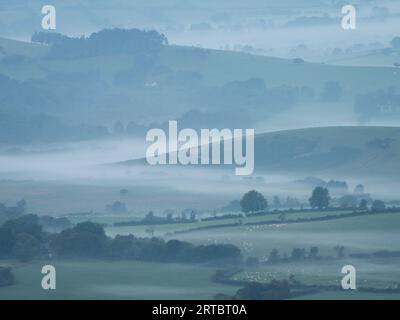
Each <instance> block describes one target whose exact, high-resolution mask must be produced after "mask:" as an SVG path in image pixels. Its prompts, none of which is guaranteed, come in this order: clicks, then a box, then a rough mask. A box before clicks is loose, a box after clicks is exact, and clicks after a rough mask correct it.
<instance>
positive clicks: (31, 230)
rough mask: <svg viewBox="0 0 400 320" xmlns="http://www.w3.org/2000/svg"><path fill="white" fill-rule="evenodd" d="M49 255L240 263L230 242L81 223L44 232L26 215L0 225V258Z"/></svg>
mask: <svg viewBox="0 0 400 320" xmlns="http://www.w3.org/2000/svg"><path fill="white" fill-rule="evenodd" d="M48 255H51V256H53V257H59V258H80V257H85V258H88V257H89V258H98V259H132V260H143V261H158V262H186V263H203V262H207V263H209V262H213V263H219V262H221V263H222V262H223V263H240V262H242V255H241V252H240V249H239V248H238V247H236V246H234V245H231V244H212V245H199V246H197V245H193V244H191V243H188V242H182V241H179V240H170V241H168V242H165V241H164V240H163V239H159V238H154V237H151V238H137V237H135V236H133V235H128V236H120V235H118V236H116V237H115V238H110V237H107V235H106V234H105V232H104V228H103V226H102V225H100V224H97V223H93V222H82V223H79V224H77V225H76V226H74V227H72V228H69V229H66V230H63V231H61V232H60V233H53V234H48V233H45V232H43V230H42V227H41V225H40V224H39V218H38V217H37V216H35V215H25V216H22V217H20V218H17V219H14V220H9V221H7V222H6V223H4V224H3V225H2V226H1V227H0V257H1V258H6V259H11V258H16V259H19V260H21V261H29V260H31V259H34V258H39V257H43V256H48Z"/></svg>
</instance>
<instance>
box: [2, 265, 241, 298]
mask: <svg viewBox="0 0 400 320" xmlns="http://www.w3.org/2000/svg"><path fill="white" fill-rule="evenodd" d="M0 263H1V261H0ZM45 264H52V265H54V266H55V267H56V270H57V289H56V290H53V291H45V290H43V289H42V287H41V279H42V274H41V268H42V266H43V265H45ZM214 272H215V268H208V267H202V266H196V265H181V264H166V263H164V264H159V263H148V262H137V261H134V262H123V261H121V262H104V261H79V262H78V261H57V262H54V261H37V262H33V263H29V264H26V265H17V266H16V267H15V268H14V274H15V277H16V280H17V283H16V285H13V286H10V287H3V288H0V300H3V299H167V300H169V299H212V298H213V296H214V295H215V294H217V293H225V294H233V293H234V292H235V291H236V289H237V288H235V287H234V286H224V285H220V284H215V283H213V282H212V281H211V276H212V275H213V273H214Z"/></svg>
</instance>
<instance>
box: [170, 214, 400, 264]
mask: <svg viewBox="0 0 400 320" xmlns="http://www.w3.org/2000/svg"><path fill="white" fill-rule="evenodd" d="M399 228H400V214H397V213H391V214H381V215H370V216H359V217H352V218H343V219H336V220H328V221H316V222H304V223H293V224H277V225H256V226H237V227H227V228H219V229H207V230H201V231H195V232H190V233H182V234H176V235H172V236H169V237H167V238H171V239H172V238H174V239H180V240H185V241H189V242H193V243H232V244H235V245H237V246H239V247H240V248H241V249H242V252H243V254H244V255H247V256H257V257H259V258H265V257H267V256H268V255H269V253H270V252H271V250H272V249H274V248H276V249H278V251H279V252H280V253H281V254H285V253H286V254H287V255H290V253H291V251H292V249H293V248H305V249H307V250H308V249H309V248H310V247H312V246H317V247H318V248H319V252H320V254H321V255H324V256H334V255H335V251H334V249H333V248H334V247H335V246H338V245H340V246H344V247H345V253H346V254H349V253H371V252H375V251H379V250H400V233H399Z"/></svg>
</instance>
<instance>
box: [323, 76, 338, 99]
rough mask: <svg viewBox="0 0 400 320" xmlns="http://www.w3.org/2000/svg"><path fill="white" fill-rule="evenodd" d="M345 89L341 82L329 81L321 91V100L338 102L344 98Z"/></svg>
mask: <svg viewBox="0 0 400 320" xmlns="http://www.w3.org/2000/svg"><path fill="white" fill-rule="evenodd" d="M342 95H343V89H342V87H341V85H340V83H339V82H336V81H327V82H325V85H324V88H323V90H322V92H321V100H322V101H326V102H337V101H339V100H341V99H342Z"/></svg>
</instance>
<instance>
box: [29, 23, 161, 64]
mask: <svg viewBox="0 0 400 320" xmlns="http://www.w3.org/2000/svg"><path fill="white" fill-rule="evenodd" d="M31 40H32V42H38V43H45V44H48V45H51V46H52V47H51V51H50V52H51V55H52V56H54V57H57V58H79V57H89V56H97V55H112V54H152V53H154V52H158V51H159V50H160V49H161V47H162V46H163V45H166V44H168V39H167V38H166V37H165V36H164V35H163V34H160V33H158V32H156V31H154V30H151V31H144V30H139V29H119V28H114V29H104V30H101V31H99V32H95V33H92V34H91V35H90V36H89V37H79V38H71V37H68V36H65V35H62V34H58V33H53V32H36V33H34V34H33V36H32V39H31Z"/></svg>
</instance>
